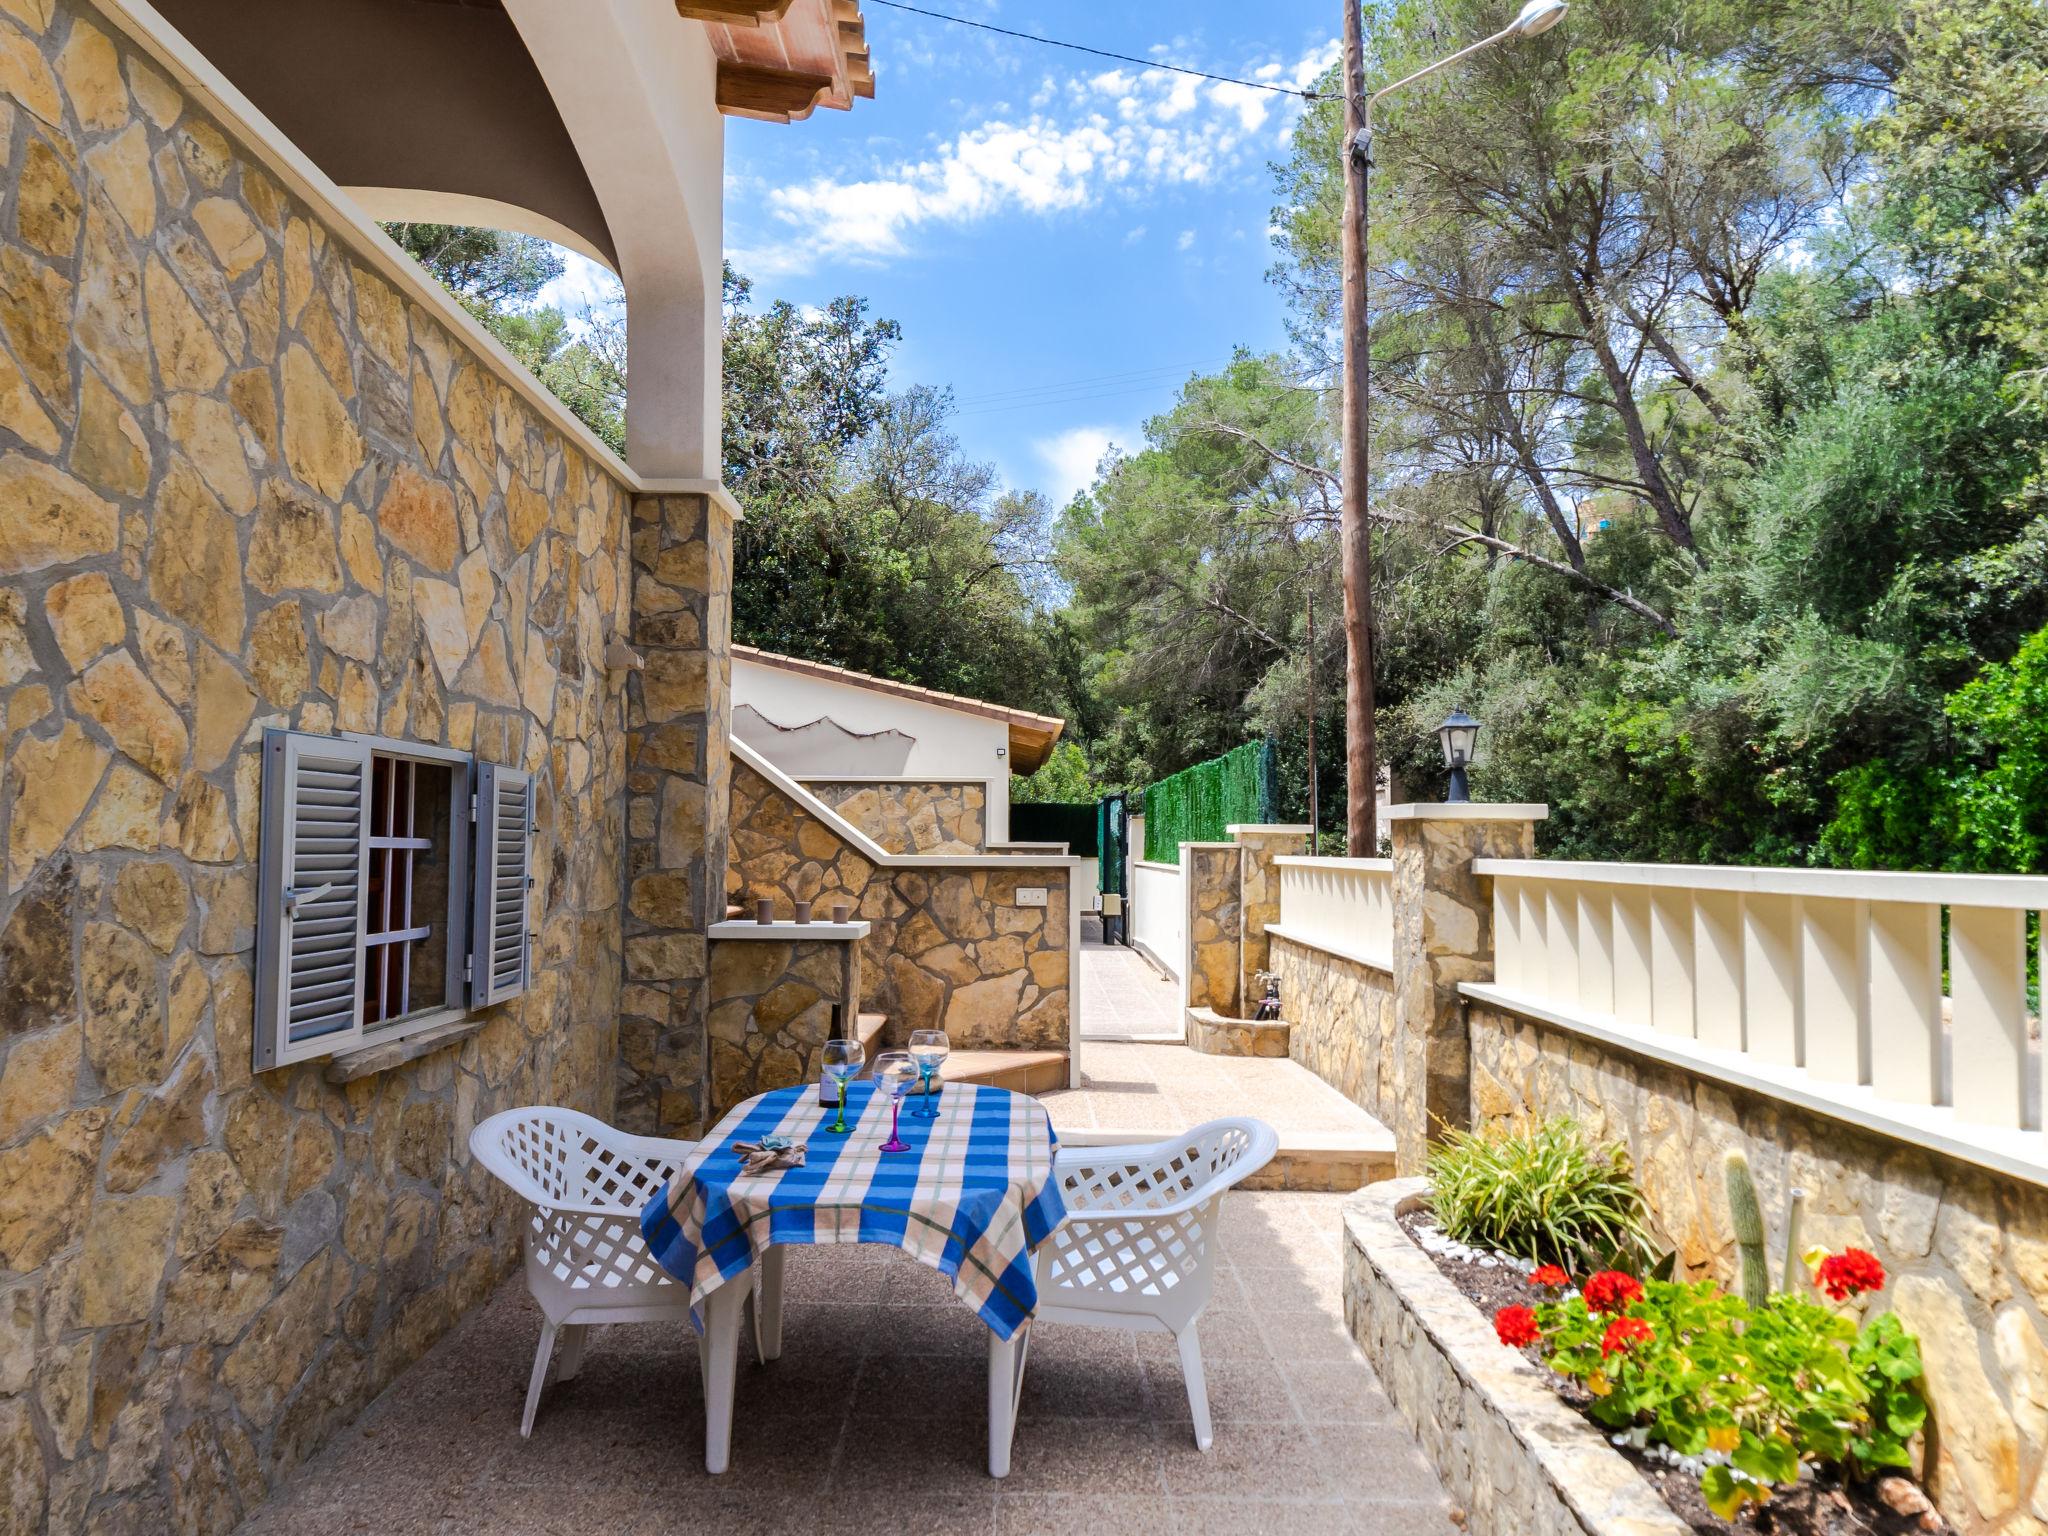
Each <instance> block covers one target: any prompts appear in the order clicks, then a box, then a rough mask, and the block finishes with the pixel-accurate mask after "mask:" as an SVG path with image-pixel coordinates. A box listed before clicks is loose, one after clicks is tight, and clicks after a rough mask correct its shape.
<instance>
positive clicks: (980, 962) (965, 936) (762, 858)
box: [727, 763, 1071, 1051]
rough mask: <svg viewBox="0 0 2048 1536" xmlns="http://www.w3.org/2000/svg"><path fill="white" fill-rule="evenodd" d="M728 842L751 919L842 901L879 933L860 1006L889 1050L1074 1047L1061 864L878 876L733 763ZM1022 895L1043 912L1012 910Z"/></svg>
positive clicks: (870, 947)
mask: <svg viewBox="0 0 2048 1536" xmlns="http://www.w3.org/2000/svg"><path fill="white" fill-rule="evenodd" d="M731 839H732V860H731V865H730V868H729V872H728V875H727V885H728V890H729V892H730V894H731V895H732V896H733V898H734V899H735V900H738V901H741V902H742V903H743V904H744V905H745V906H746V907H747V909H748V910H749V911H752V909H753V903H754V901H755V900H756V899H757V898H760V897H763V896H766V897H769V898H770V899H772V900H773V901H774V902H775V915H776V916H777V917H791V916H793V915H794V903H795V902H797V901H808V902H811V903H812V905H813V910H814V912H815V913H816V914H817V915H819V916H824V915H827V914H829V912H830V909H831V907H832V904H833V903H834V902H835V901H845V902H849V903H851V904H852V906H853V909H854V915H855V916H856V917H860V918H865V919H866V920H867V921H869V922H870V923H872V924H873V925H874V926H873V928H872V930H871V931H870V933H869V935H868V937H867V939H866V940H864V941H863V943H862V951H861V977H862V1003H861V1006H862V1007H863V1008H864V1009H866V1010H868V1011H870V1012H879V1013H886V1014H888V1015H889V1034H888V1039H889V1040H890V1042H891V1043H894V1044H901V1043H902V1042H903V1041H904V1040H906V1039H907V1038H908V1035H909V1032H910V1031H911V1030H913V1029H931V1028H943V1029H944V1030H945V1031H946V1032H947V1034H949V1035H950V1036H951V1037H952V1040H953V1044H954V1045H955V1046H957V1047H960V1048H963V1049H976V1050H988V1049H994V1048H1001V1047H1011V1046H1014V1047H1018V1048H1022V1049H1031V1050H1059V1051H1063V1050H1066V1049H1068V1008H1069V995H1070V983H1071V975H1070V970H1069V965H1070V961H1071V955H1070V954H1069V951H1068V932H1067V909H1068V900H1069V891H1068V880H1069V877H1068V870H1067V866H1065V865H1062V864H1055V865H1035V864H1033V863H1032V862H1031V860H1030V859H1029V858H1028V857H1026V856H1023V855H1015V854H1008V855H1006V854H991V855H989V857H988V861H987V865H986V867H972V868H945V867H940V868H929V867H927V868H920V869H885V868H879V867H877V866H876V865H874V864H871V863H869V862H868V860H867V859H865V858H864V857H862V856H861V854H860V853H859V851H858V850H857V849H855V848H854V846H853V845H852V844H851V843H850V842H848V841H847V840H846V839H845V838H844V837H842V836H841V835H840V834H839V833H838V832H836V831H835V830H833V828H832V827H831V826H829V825H828V824H827V823H826V822H825V820H824V819H823V818H821V817H819V816H818V815H816V814H815V813H813V812H811V811H809V810H807V809H805V808H804V807H803V806H802V805H800V804H799V803H798V802H797V801H795V800H794V799H792V798H791V797H790V796H789V795H787V794H785V793H783V792H782V790H781V789H779V788H777V787H776V786H775V785H774V784H772V783H770V782H769V781H768V779H766V778H765V777H763V776H762V775H761V774H760V773H758V772H756V771H755V770H754V769H753V768H752V767H750V766H748V765H747V764H745V763H735V764H734V765H733V773H732V832H731ZM1020 886H1041V887H1043V888H1044V889H1045V891H1046V905H1044V906H1043V907H1024V906H1019V905H1017V891H1018V888H1019V887H1020Z"/></svg>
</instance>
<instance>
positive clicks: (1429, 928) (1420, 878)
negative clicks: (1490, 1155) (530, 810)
mask: <svg viewBox="0 0 2048 1536" xmlns="http://www.w3.org/2000/svg"><path fill="white" fill-rule="evenodd" d="M1549 814H1550V811H1549V808H1548V807H1547V806H1541V805H1469V804H1459V805H1396V806H1391V807H1389V808H1388V810H1387V813H1386V819H1387V821H1388V823H1389V825H1390V826H1391V828H1392V831H1393V837H1394V1049H1395V1050H1396V1052H1397V1053H1398V1059H1397V1060H1396V1061H1395V1062H1394V1063H1393V1064H1392V1065H1393V1068H1394V1070H1393V1074H1392V1077H1393V1083H1394V1090H1395V1091H1394V1094H1393V1108H1394V1111H1395V1113H1394V1116H1393V1121H1392V1123H1391V1124H1390V1126H1389V1127H1388V1128H1389V1129H1390V1130H1392V1131H1393V1133H1394V1142H1395V1164H1396V1167H1397V1169H1398V1171H1399V1173H1400V1175H1401V1176H1402V1177H1404V1178H1406V1177H1409V1176H1411V1175H1414V1174H1419V1173H1420V1172H1422V1164H1423V1159H1424V1157H1425V1156H1426V1154H1427V1151H1428V1145H1429V1143H1430V1142H1431V1141H1432V1140H1435V1139H1436V1138H1438V1137H1440V1136H1441V1135H1442V1134H1443V1133H1444V1132H1445V1131H1446V1130H1453V1129H1460V1128H1462V1127H1464V1126H1465V1125H1466V1124H1468V1123H1469V1120H1470V1113H1471V1109H1470V1103H1471V1094H1470V1078H1471V1047H1470V1042H1469V1040H1468V1039H1467V1036H1466V1033H1465V1018H1464V1006H1463V1002H1462V1000H1461V999H1460V998H1459V996H1458V987H1459V984H1460V983H1462V982H1468V981H1491V980H1492V979H1493V882H1492V881H1491V880H1488V879H1485V878H1483V877H1481V876H1480V875H1478V874H1476V873H1474V871H1473V868H1472V863H1473V861H1474V860H1475V859H1528V858H1534V857H1535V854H1536V823H1537V822H1539V821H1541V820H1543V818H1544V817H1546V816H1547V815H1549Z"/></svg>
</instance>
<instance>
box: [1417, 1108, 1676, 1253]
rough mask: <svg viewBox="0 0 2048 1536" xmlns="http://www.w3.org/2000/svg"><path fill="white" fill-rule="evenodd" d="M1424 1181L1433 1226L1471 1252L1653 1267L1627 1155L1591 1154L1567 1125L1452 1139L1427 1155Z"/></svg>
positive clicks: (1616, 1149) (1609, 1148)
mask: <svg viewBox="0 0 2048 1536" xmlns="http://www.w3.org/2000/svg"><path fill="white" fill-rule="evenodd" d="M1429 1181H1430V1205H1431V1207H1432V1208H1433V1209H1434V1211H1435V1212H1436V1218H1437V1222H1438V1224H1439V1225H1440V1226H1442V1228H1443V1229H1444V1231H1445V1233H1446V1234H1448V1235H1449V1236H1450V1237H1452V1238H1453V1239H1455V1240H1456V1241H1458V1242H1461V1243H1469V1244H1471V1245H1472V1246H1473V1247H1475V1248H1492V1249H1497V1250H1499V1251H1500V1252H1503V1253H1511V1254H1515V1255H1517V1256H1518V1257H1521V1258H1525V1259H1532V1260H1534V1261H1535V1262H1536V1263H1539V1264H1549V1263H1557V1264H1563V1265H1566V1266H1589V1265H1590V1266H1599V1265H1614V1266H1618V1267H1622V1268H1640V1267H1642V1265H1643V1264H1645V1263H1646V1262H1647V1261H1648V1260H1649V1258H1650V1255H1651V1243H1650V1234H1649V1228H1648V1225H1647V1218H1646V1215H1645V1212H1644V1209H1643V1197H1642V1195H1641V1193H1640V1192H1638V1191H1637V1189H1636V1186H1635V1179H1634V1170H1633V1168H1632V1167H1631V1166H1630V1163H1629V1156H1628V1149H1627V1148H1625V1147H1623V1146H1621V1145H1620V1144H1619V1143H1609V1144H1608V1145H1605V1146H1595V1145H1593V1143H1591V1142H1590V1141H1588V1140H1587V1138H1586V1135H1585V1133H1584V1131H1582V1130H1581V1129H1580V1127H1579V1125H1578V1122H1576V1121H1574V1120H1569V1119H1556V1120H1549V1121H1545V1122H1544V1123H1542V1124H1540V1125H1535V1126H1531V1127H1527V1128H1519V1127H1512V1126H1507V1125H1503V1124H1494V1125H1490V1126H1487V1127H1485V1128H1483V1129H1481V1130H1478V1131H1459V1132H1453V1133H1452V1134H1451V1135H1450V1136H1449V1137H1447V1138H1446V1139H1445V1140H1444V1141H1443V1142H1442V1143H1441V1144H1440V1145H1439V1146H1437V1148H1436V1149H1435V1150H1434V1151H1432V1152H1431V1153H1430V1157H1429Z"/></svg>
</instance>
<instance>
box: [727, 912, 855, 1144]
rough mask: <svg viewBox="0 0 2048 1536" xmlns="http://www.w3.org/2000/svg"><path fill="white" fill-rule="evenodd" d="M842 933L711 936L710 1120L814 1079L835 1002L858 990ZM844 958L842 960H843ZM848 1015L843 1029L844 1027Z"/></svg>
mask: <svg viewBox="0 0 2048 1536" xmlns="http://www.w3.org/2000/svg"><path fill="white" fill-rule="evenodd" d="M853 943H854V941H853V940H850V939H795V940H783V939H719V940H717V941H716V942H714V943H713V944H712V946H711V970H710V998H709V1002H710V1011H709V1014H708V1022H709V1030H710V1038H711V1087H710V1101H709V1102H710V1108H709V1115H710V1119H711V1121H712V1122H713V1123H715V1122H716V1121H717V1119H718V1117H720V1116H722V1115H723V1114H724V1113H725V1112H726V1111H727V1110H728V1109H731V1108H732V1106H733V1105H735V1104H738V1103H740V1102H741V1101H742V1100H745V1099H749V1098H752V1097H753V1096H754V1095H755V1094H757V1093H766V1092H767V1091H768V1090H769V1089H771V1088H787V1087H788V1086H789V1085H790V1084H792V1083H806V1082H810V1083H814V1082H816V1081H817V1080H818V1078H819V1070H820V1069H819V1063H818V1048H819V1047H820V1046H822V1045H823V1044H824V1043H825V1042H826V1041H827V1040H829V1039H831V1038H832V1015H833V1012H834V1010H835V1008H838V1007H840V1006H842V1005H844V1004H845V1003H846V1002H847V1001H848V996H847V993H848V990H849V989H848V986H847V983H848V981H849V980H850V981H851V982H852V983H853V985H852V988H851V990H852V991H854V992H858V991H859V990H860V980H859V968H858V952H857V951H853V952H851V953H850V952H849V951H850V948H851V946H852V945H853ZM850 961H851V962H852V964H851V965H849V962H850ZM850 1024H851V1021H850V1020H849V1028H848V1032H849V1033H850V1032H851V1028H850Z"/></svg>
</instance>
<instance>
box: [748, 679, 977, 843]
mask: <svg viewBox="0 0 2048 1536" xmlns="http://www.w3.org/2000/svg"><path fill="white" fill-rule="evenodd" d="M732 702H733V708H734V710H735V711H737V710H738V709H740V708H741V707H742V706H744V705H752V706H753V708H754V709H755V711H756V712H758V713H759V714H760V715H762V716H763V717H764V718H766V719H768V720H772V721H773V722H775V724H777V725H780V726H784V727H790V728H793V727H796V726H801V725H808V724H810V723H811V722H812V721H813V720H818V719H823V718H826V717H830V718H831V719H833V720H836V721H838V722H839V724H840V725H842V726H844V727H846V729H848V730H850V731H857V732H860V733H863V734H865V733H868V732H872V731H901V732H903V733H904V734H905V735H906V736H910V737H913V738H915V743H916V744H915V745H914V746H912V747H911V749H910V756H909V759H908V761H907V762H906V763H905V764H904V766H903V768H902V770H901V772H900V774H897V775H892V777H898V778H901V779H905V780H913V781H933V780H953V779H978V780H980V781H982V782H983V783H985V784H987V786H988V839H989V841H990V842H992V843H1001V842H1007V841H1008V840H1009V836H1010V759H1009V746H1010V728H1009V726H1008V725H1006V724H1005V723H1004V722H1003V721H1001V720H991V719H988V718H987V717H985V716H982V715H975V714H969V713H968V712H966V711H965V710H957V709H948V708H946V707H945V706H944V705H942V704H930V703H926V702H924V701H922V700H919V699H906V698H900V697H897V696H895V695H892V694H886V693H878V692H876V691H875V690H874V689H872V688H861V687H858V686H856V685H854V684H852V683H842V682H837V681H835V680H833V679H831V678H824V677H815V676H809V675H806V674H804V673H799V672H789V671H785V670H784V669H782V668H781V667H772V666H764V665H762V664H761V663H760V662H757V661H750V660H748V659H747V658H746V657H744V656H735V657H733V659H732ZM735 734H736V735H739V736H740V738H741V739H742V740H743V741H745V742H746V743H747V745H748V746H750V747H753V748H754V749H755V750H756V751H757V752H759V753H760V754H761V755H762V756H763V757H765V758H767V759H768V760H769V761H770V762H771V763H775V764H776V766H777V767H783V766H784V764H782V763H781V762H779V761H778V760H777V758H776V753H775V746H776V744H775V742H774V741H773V740H765V741H764V740H760V739H757V737H756V736H755V735H753V734H748V733H746V732H744V731H743V730H741V728H740V726H739V725H738V723H737V722H736V724H735ZM790 771H792V772H799V773H803V774H809V775H813V776H815V773H816V770H815V769H814V768H812V767H811V766H809V765H808V764H806V765H802V766H800V767H792V768H791V769H790ZM853 777H861V775H858V774H856V775H853Z"/></svg>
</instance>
